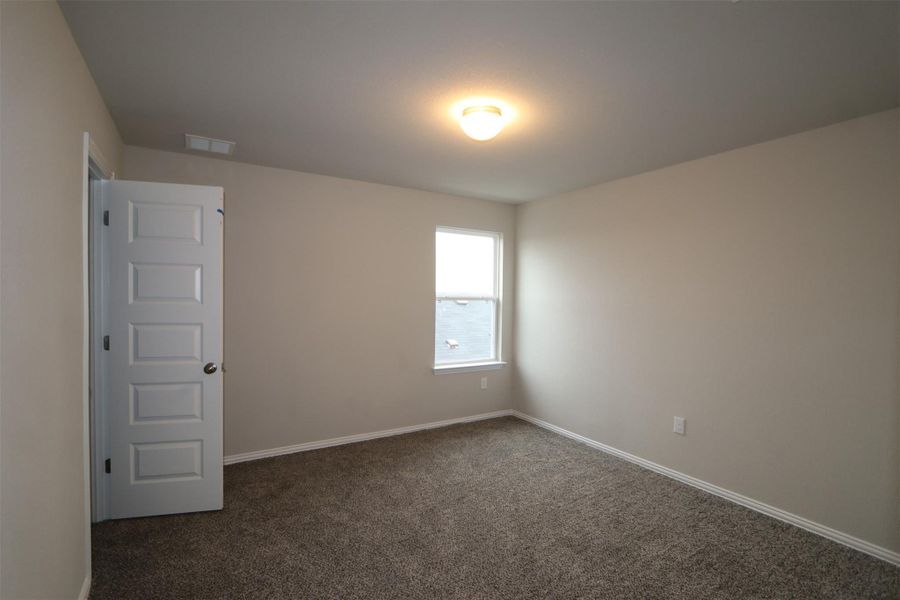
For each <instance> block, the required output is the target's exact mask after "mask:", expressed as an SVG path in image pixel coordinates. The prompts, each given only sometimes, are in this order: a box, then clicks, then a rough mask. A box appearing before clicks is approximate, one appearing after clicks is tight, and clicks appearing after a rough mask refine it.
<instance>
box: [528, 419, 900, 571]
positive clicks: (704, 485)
mask: <svg viewBox="0 0 900 600" xmlns="http://www.w3.org/2000/svg"><path fill="white" fill-rule="evenodd" d="M512 414H513V415H514V416H516V417H518V418H520V419H522V420H524V421H528V422H529V423H533V424H535V425H537V426H538V427H543V428H544V429H548V430H550V431H552V432H554V433H558V434H560V435H563V436H565V437H567V438H571V439H573V440H576V441H579V442H582V443H583V444H587V445H588V446H590V447H592V448H596V449H598V450H602V451H603V452H606V453H608V454H612V455H613V456H617V457H619V458H621V459H624V460H627V461H628V462H631V463H634V464H636V465H640V466H642V467H644V468H645V469H650V470H651V471H655V472H656V473H659V474H660V475H665V476H666V477H671V478H672V479H675V480H676V481H680V482H682V483H686V484H688V485H690V486H693V487H695V488H698V489H701V490H703V491H704V492H709V493H710V494H714V495H716V496H719V497H720V498H725V499H726V500H730V501H732V502H734V503H735V504H740V505H741V506H744V507H746V508H749V509H751V510H755V511H757V512H760V513H762V514H764V515H768V516H770V517H772V518H774V519H778V520H779V521H784V522H785V523H789V524H791V525H794V526H796V527H799V528H800V529H805V530H806V531H809V532H811V533H815V534H817V535H820V536H822V537H824V538H827V539H829V540H831V541H833V542H837V543H839V544H843V545H844V546H849V547H850V548H853V549H854V550H859V551H860V552H865V553H866V554H869V555H871V556H874V557H875V558H880V559H881V560H883V561H886V562H889V563H891V564H893V565H897V566H900V553H898V552H894V551H893V550H888V549H887V548H883V547H881V546H877V545H875V544H872V543H871V542H867V541H865V540H861V539H859V538H857V537H853V536H852V535H848V534H846V533H843V532H840V531H838V530H836V529H832V528H831V527H827V526H825V525H821V524H819V523H816V522H815V521H810V520H809V519H806V518H804V517H801V516H798V515H795V514H793V513H789V512H787V511H784V510H781V509H780V508H775V507H774V506H770V505H769V504H765V503H763V502H759V501H758V500H754V499H753V498H748V497H747V496H743V495H741V494H738V493H736V492H732V491H730V490H726V489H725V488H721V487H719V486H717V485H713V484H712V483H708V482H706V481H703V480H702V479H697V478H696V477H691V476H690V475H685V474H684V473H681V472H679V471H675V470H674V469H670V468H668V467H664V466H662V465H658V464H656V463H654V462H650V461H649V460H645V459H643V458H641V457H639V456H635V455H633V454H629V453H627V452H623V451H622V450H618V449H616V448H613V447H612V446H607V445H606V444H601V443H600V442H597V441H594V440H592V439H590V438H586V437H584V436H583V435H578V434H577V433H573V432H571V431H569V430H567V429H563V428H562V427H557V426H556V425H553V424H551V423H548V422H546V421H542V420H540V419H537V418H535V417H532V416H531V415H526V414H525V413H522V412H519V411H517V410H514V411H512Z"/></svg>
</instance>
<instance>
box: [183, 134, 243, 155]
mask: <svg viewBox="0 0 900 600" xmlns="http://www.w3.org/2000/svg"><path fill="white" fill-rule="evenodd" d="M184 147H185V148H187V149H188V150H198V151H200V152H212V153H213V154H234V142H229V141H227V140H215V139H213V138H208V137H203V136H202V135H193V134H191V133H186V134H184Z"/></svg>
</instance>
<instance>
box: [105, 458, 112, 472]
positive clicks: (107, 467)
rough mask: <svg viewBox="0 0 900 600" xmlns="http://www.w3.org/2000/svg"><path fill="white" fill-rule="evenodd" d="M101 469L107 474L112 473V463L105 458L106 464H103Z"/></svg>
mask: <svg viewBox="0 0 900 600" xmlns="http://www.w3.org/2000/svg"><path fill="white" fill-rule="evenodd" d="M103 468H104V470H105V471H106V472H107V473H112V461H111V460H110V459H108V458H107V459H106V462H104V463H103Z"/></svg>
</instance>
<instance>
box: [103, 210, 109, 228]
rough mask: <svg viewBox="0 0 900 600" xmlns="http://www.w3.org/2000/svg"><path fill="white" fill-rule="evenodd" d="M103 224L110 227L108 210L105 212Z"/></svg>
mask: <svg viewBox="0 0 900 600" xmlns="http://www.w3.org/2000/svg"><path fill="white" fill-rule="evenodd" d="M103 224H104V225H109V211H108V210H104V211H103Z"/></svg>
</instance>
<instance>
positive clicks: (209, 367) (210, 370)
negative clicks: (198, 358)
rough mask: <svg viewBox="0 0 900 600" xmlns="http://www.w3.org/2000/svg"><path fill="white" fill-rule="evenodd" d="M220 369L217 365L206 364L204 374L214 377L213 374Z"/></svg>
mask: <svg viewBox="0 0 900 600" xmlns="http://www.w3.org/2000/svg"><path fill="white" fill-rule="evenodd" d="M218 368H219V367H218V365H216V363H212V362H210V363H206V364H205V365H203V372H204V373H206V374H207V375H212V374H213V373H215V372H216V369H218Z"/></svg>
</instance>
